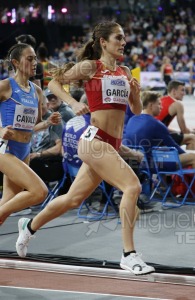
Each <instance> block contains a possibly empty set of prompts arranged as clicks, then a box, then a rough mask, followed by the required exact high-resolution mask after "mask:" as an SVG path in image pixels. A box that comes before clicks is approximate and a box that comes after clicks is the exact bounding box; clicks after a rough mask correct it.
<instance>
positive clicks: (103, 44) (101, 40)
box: [100, 37, 106, 47]
mask: <svg viewBox="0 0 195 300" xmlns="http://www.w3.org/2000/svg"><path fill="white" fill-rule="evenodd" d="M100 45H101V46H102V47H105V46H106V41H105V39H104V38H103V37H101V38H100Z"/></svg>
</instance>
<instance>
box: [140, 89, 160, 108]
mask: <svg viewBox="0 0 195 300" xmlns="http://www.w3.org/2000/svg"><path fill="white" fill-rule="evenodd" d="M159 97H161V94H160V93H158V92H154V91H144V92H143V93H142V94H141V100H142V103H143V108H146V107H147V106H148V104H149V103H155V102H156V101H157V99H158V98H159Z"/></svg>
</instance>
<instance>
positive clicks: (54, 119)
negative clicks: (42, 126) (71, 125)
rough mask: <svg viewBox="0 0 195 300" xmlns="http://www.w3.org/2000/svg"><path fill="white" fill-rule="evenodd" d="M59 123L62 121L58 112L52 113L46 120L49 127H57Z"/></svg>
mask: <svg viewBox="0 0 195 300" xmlns="http://www.w3.org/2000/svg"><path fill="white" fill-rule="evenodd" d="M61 121H62V116H61V114H60V113H59V112H58V111H56V112H53V113H52V114H51V115H50V116H49V118H48V119H47V122H48V123H49V124H50V125H58V124H60V123H61Z"/></svg>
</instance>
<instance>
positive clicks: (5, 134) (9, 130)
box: [0, 125, 14, 140]
mask: <svg viewBox="0 0 195 300" xmlns="http://www.w3.org/2000/svg"><path fill="white" fill-rule="evenodd" d="M13 134H14V133H13V127H12V126H11V125H8V126H6V127H4V128H1V130H0V137H1V138H2V139H4V140H9V139H11V138H12V136H13Z"/></svg>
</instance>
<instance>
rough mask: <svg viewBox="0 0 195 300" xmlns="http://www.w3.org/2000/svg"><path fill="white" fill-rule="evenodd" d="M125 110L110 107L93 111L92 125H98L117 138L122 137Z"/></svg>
mask: <svg viewBox="0 0 195 300" xmlns="http://www.w3.org/2000/svg"><path fill="white" fill-rule="evenodd" d="M124 115H125V113H124V111H122V110H116V109H109V110H98V111H95V112H92V113H91V125H93V126H96V127H98V128H100V129H102V130H104V131H105V132H106V133H108V134H110V135H111V136H113V137H115V138H119V139H120V138H122V134H123V126H124Z"/></svg>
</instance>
